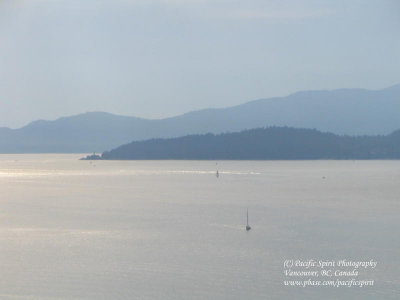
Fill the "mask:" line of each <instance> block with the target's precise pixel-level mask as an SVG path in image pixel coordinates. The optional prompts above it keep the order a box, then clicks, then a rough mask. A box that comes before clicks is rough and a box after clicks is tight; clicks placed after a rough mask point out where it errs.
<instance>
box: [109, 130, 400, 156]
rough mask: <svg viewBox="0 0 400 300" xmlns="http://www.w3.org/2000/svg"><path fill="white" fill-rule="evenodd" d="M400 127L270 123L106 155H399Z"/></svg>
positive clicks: (131, 147) (138, 145) (142, 143)
mask: <svg viewBox="0 0 400 300" xmlns="http://www.w3.org/2000/svg"><path fill="white" fill-rule="evenodd" d="M399 158H400V130H398V131H395V132H393V133H392V134H390V135H386V136H383V135H378V136H339V135H335V134H332V133H323V132H320V131H317V130H313V129H295V128H289V127H270V128H259V129H251V130H245V131H242V132H238V133H225V134H218V135H214V134H205V135H188V136H184V137H179V138H171V139H151V140H146V141H138V142H132V143H130V144H127V145H123V146H121V147H118V148H116V149H114V150H111V151H109V152H104V153H103V154H102V159H121V160H123V159H210V160H222V159H227V160H229V159H232V160H236V159H238V160H239V159H243V160H275V159H399Z"/></svg>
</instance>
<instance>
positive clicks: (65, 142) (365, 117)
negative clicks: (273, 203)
mask: <svg viewBox="0 0 400 300" xmlns="http://www.w3.org/2000/svg"><path fill="white" fill-rule="evenodd" d="M399 113H400V84H399V85H396V86H392V87H390V88H386V89H382V90H378V91H370V90H363V89H340V90H334V91H307V92H298V93H295V94H292V95H290V96H287V97H278V98H269V99H261V100H256V101H251V102H248V103H245V104H242V105H238V106H234V107H228V108H221V109H204V110H199V111H194V112H190V113H187V114H184V115H180V116H176V117H172V118H166V119H161V120H147V119H141V118H136V117H127V116H117V115H112V114H109V113H104V112H90V113H85V114H81V115H76V116H71V117H64V118H60V119H58V120H55V121H35V122H32V123H30V124H28V125H27V126H25V127H22V128H19V129H9V128H0V153H45V152H54V153H62V152H64V153H74V152H75V153H78V152H80V153H81V152H93V151H96V152H103V151H105V150H109V149H113V148H115V147H117V146H119V145H122V144H126V143H128V142H131V141H138V140H146V139H150V138H170V137H179V136H184V135H188V134H204V133H215V134H217V133H223V132H236V131H241V130H244V129H251V128H257V127H266V126H290V127H297V128H315V129H318V130H321V131H328V132H332V133H336V134H348V135H360V134H370V135H374V134H388V133H390V132H392V131H394V130H396V129H398V128H400V118H399Z"/></svg>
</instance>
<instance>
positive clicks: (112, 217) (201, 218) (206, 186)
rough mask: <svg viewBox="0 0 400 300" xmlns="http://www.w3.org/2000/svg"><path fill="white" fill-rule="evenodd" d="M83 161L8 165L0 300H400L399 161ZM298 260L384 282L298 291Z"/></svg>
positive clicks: (10, 160) (3, 171)
mask: <svg viewBox="0 0 400 300" xmlns="http://www.w3.org/2000/svg"><path fill="white" fill-rule="evenodd" d="M82 156H83V155H76V154H75V155H55V154H41V155H0V299H163V300H165V299H185V300H189V299H297V300H298V299H328V300H329V299H399V297H400V296H399V295H400V218H399V214H400V162H399V161H218V162H215V161H92V162H90V161H80V160H78V158H80V157H82ZM217 169H218V170H219V174H220V177H219V178H216V176H215V172H216V170H217ZM247 208H248V209H249V218H250V225H251V226H252V230H251V231H249V232H246V231H245V229H244V228H245V225H246V209H247ZM291 259H293V260H301V261H306V260H309V259H313V260H315V261H318V260H330V261H331V260H340V259H346V260H348V261H370V260H371V259H372V260H374V261H376V262H377V266H376V268H375V269H360V272H359V275H358V276H357V277H356V280H374V284H373V286H364V287H354V286H353V287H343V286H342V287H330V286H325V287H315V286H313V287H293V286H285V284H284V281H285V280H288V279H289V278H288V276H286V275H285V273H284V271H285V270H286V268H285V267H284V262H285V261H286V260H291ZM307 278H308V277H307ZM350 278H352V277H350ZM295 279H296V278H295ZM297 279H299V278H297ZM300 279H301V280H303V279H305V278H303V277H302V278H300ZM314 279H315V278H314ZM333 279H335V278H333ZM318 280H325V279H324V278H321V277H318Z"/></svg>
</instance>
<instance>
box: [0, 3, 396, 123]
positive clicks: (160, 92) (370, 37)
mask: <svg viewBox="0 0 400 300" xmlns="http://www.w3.org/2000/svg"><path fill="white" fill-rule="evenodd" d="M399 33H400V2H399V1H397V0H392V1H389V0H376V1H375V0H370V1H368V0H363V1H356V0H354V1H352V0H346V1H341V0H334V1H322V0H318V1H313V0H294V1H284V0H280V1H269V0H246V1H244V0H240V1H236V0H235V1H230V0H109V1H105V0H0V126H8V127H13V128H15V127H19V126H22V125H25V124H26V123H28V122H30V121H32V120H36V119H55V118H57V117H60V116H65V115H72V114H77V113H82V112H86V111H107V112H112V113H118V114H124V115H134V116H138V117H147V118H159V117H165V116H172V115H176V114H180V113H184V112H187V111H190V110H195V109H200V108H206V107H225V106H231V105H235V104H239V103H243V102H247V101H250V100H254V99H258V98H265V97H270V96H284V95H287V94H290V93H292V92H295V91H298V90H310V89H334V88H341V87H361V88H369V89H379V88H383V87H386V86H390V85H393V84H396V83H399V82H400V38H399Z"/></svg>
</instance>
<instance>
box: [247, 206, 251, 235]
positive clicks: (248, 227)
mask: <svg viewBox="0 0 400 300" xmlns="http://www.w3.org/2000/svg"><path fill="white" fill-rule="evenodd" d="M250 229H251V227H250V225H249V209H247V225H246V231H249V230H250Z"/></svg>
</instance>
